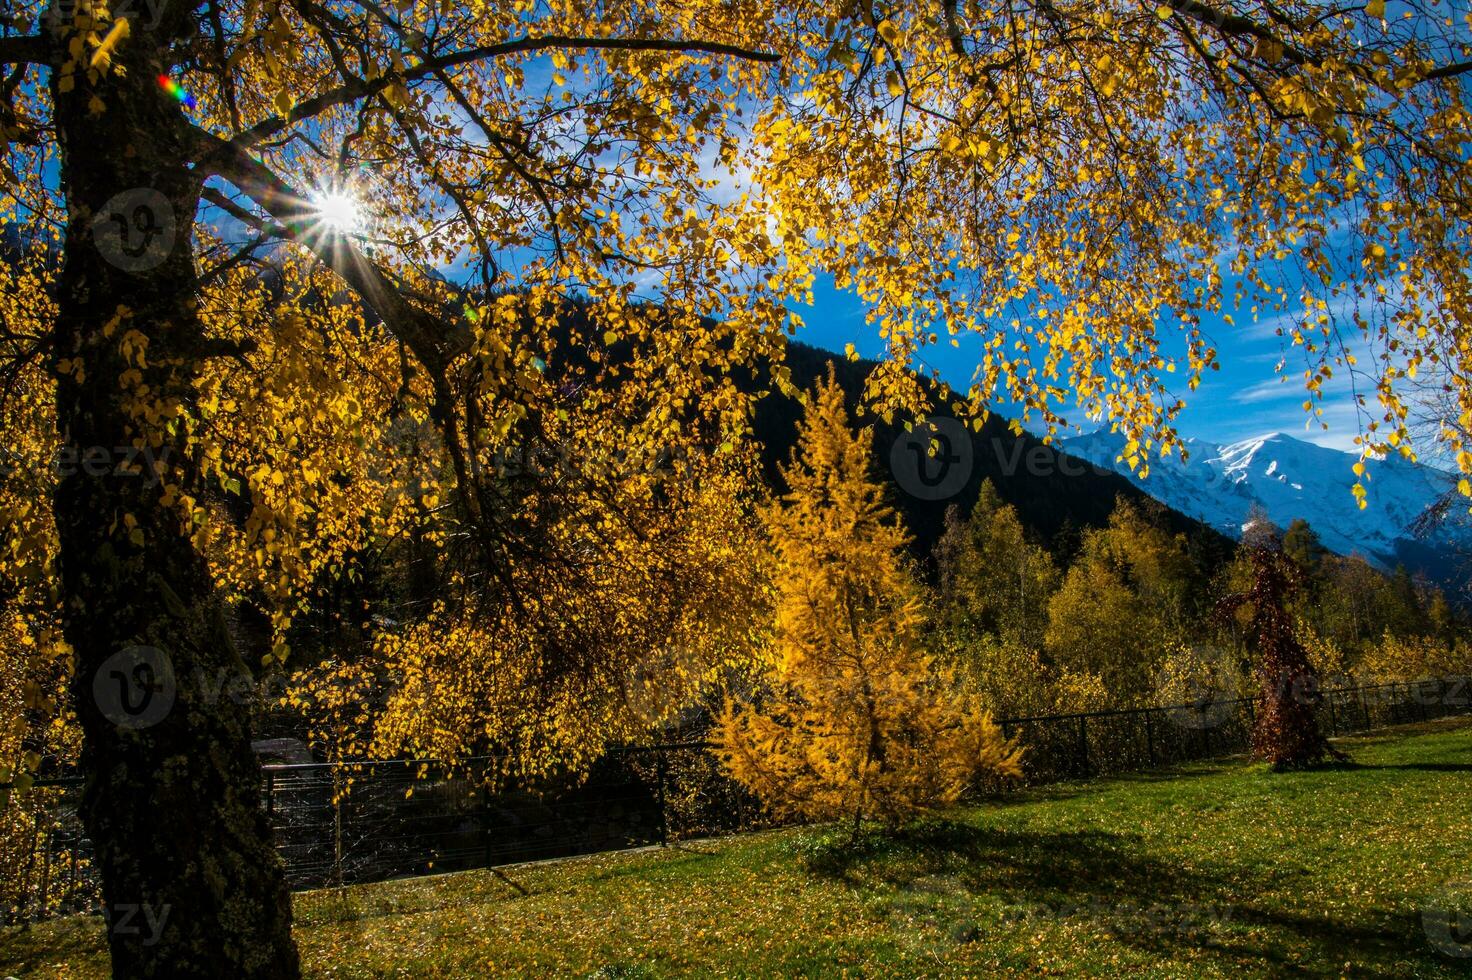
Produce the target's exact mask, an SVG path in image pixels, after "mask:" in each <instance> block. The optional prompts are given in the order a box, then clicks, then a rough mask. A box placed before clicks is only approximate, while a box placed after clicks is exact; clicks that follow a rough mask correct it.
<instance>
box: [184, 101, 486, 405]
mask: <svg viewBox="0 0 1472 980" xmlns="http://www.w3.org/2000/svg"><path fill="white" fill-rule="evenodd" d="M191 128H192V129H193V136H194V139H195V144H196V147H197V150H196V152H197V155H198V160H199V164H200V166H201V167H202V168H204V169H205V170H206V171H207V172H209V173H212V174H215V175H218V176H220V177H223V178H224V179H225V180H228V181H229V182H230V183H232V184H234V185H235V186H236V187H238V188H239V189H240V190H241V192H242V193H244V194H245V195H246V196H248V197H250V198H251V199H252V200H253V201H255V202H256V204H257V205H259V206H260V207H261V209H262V210H264V211H265V212H266V213H267V214H269V215H271V217H272V218H274V219H275V221H276V223H277V224H278V225H279V226H280V228H281V230H282V231H283V232H284V233H285V237H287V239H288V240H290V241H294V242H296V243H297V244H300V245H302V246H303V247H305V248H307V249H308V250H310V251H311V252H312V254H314V255H315V256H317V258H318V260H319V261H321V262H322V263H323V264H324V265H326V266H327V267H328V268H330V269H332V271H334V272H336V273H337V274H338V275H339V276H340V277H341V278H342V280H343V281H344V282H346V283H347V284H348V285H349V286H350V287H351V288H352V289H353V290H354V291H355V292H356V293H357V294H358V296H359V297H361V298H362V300H363V302H365V303H367V304H368V306H369V307H370V308H371V309H372V310H373V311H374V312H375V313H377V314H378V316H379V318H380V319H381V320H382V321H383V323H384V325H385V326H386V327H387V328H388V329H389V330H390V331H391V332H392V333H393V334H394V335H395V336H396V337H398V338H399V339H401V340H403V341H404V343H405V344H407V345H408V347H409V349H410V350H411V351H413V352H414V356H415V358H416V359H418V361H419V363H420V364H422V365H423V366H424V368H425V369H426V370H427V371H428V372H429V373H430V374H431V375H432V376H433V377H435V378H437V379H442V378H443V377H444V372H445V369H446V368H447V367H448V365H449V363H450V361H452V360H453V359H454V358H455V356H456V355H457V354H460V353H463V352H464V351H465V350H466V349H468V347H469V344H470V334H469V331H468V330H466V329H464V328H463V327H462V328H457V327H456V326H455V325H454V324H452V323H450V322H449V318H448V317H446V316H443V315H436V314H433V313H430V312H428V311H425V310H421V309H419V308H417V307H415V306H414V305H413V304H411V303H410V302H409V301H408V300H407V299H406V298H405V297H404V295H403V292H402V291H401V290H400V289H399V287H398V285H397V284H395V283H394V282H393V281H391V280H390V278H389V277H388V275H387V274H386V273H385V272H384V271H383V270H382V269H380V268H379V267H378V266H377V265H376V264H374V262H373V261H372V259H370V258H369V257H368V256H367V255H365V254H364V253H363V251H362V250H361V249H360V248H358V246H357V245H356V244H354V243H353V242H352V240H351V239H349V238H347V237H346V236H344V235H339V234H332V233H329V232H327V231H326V230H325V229H322V230H321V233H318V234H314V233H304V232H303V231H302V229H304V228H305V229H312V230H316V229H320V228H321V224H322V222H321V219H320V218H319V217H318V216H317V214H316V212H315V210H314V209H313V207H312V205H311V203H310V202H309V201H308V200H307V198H306V197H305V195H303V194H301V193H299V192H297V190H296V189H295V188H293V187H292V186H291V185H289V184H287V183H286V181H284V180H282V179H281V178H280V177H278V176H277V175H276V174H275V173H273V172H272V171H271V170H270V169H269V168H267V167H266V166H265V165H264V164H262V163H261V162H260V161H258V160H255V159H253V158H252V157H251V156H250V154H249V153H247V152H246V151H245V150H244V149H243V148H241V147H239V146H237V145H236V144H234V143H232V142H230V141H228V140H225V139H221V138H220V137H218V136H215V135H214V134H212V133H208V132H205V131H204V130H202V129H199V128H197V127H191ZM212 199H213V198H212ZM215 203H216V204H218V203H219V201H218V200H215Z"/></svg>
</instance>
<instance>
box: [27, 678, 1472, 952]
mask: <svg viewBox="0 0 1472 980" xmlns="http://www.w3.org/2000/svg"><path fill="white" fill-rule="evenodd" d="M1259 700H1260V699H1259V698H1241V699H1233V700H1205V701H1202V702H1200V703H1197V704H1192V705H1180V706H1175V707H1164V708H1138V709H1122V710H1115V711H1096V712H1088V713H1080V714H1069V715H1049V716H1042V717H1033V718H1012V719H1007V720H1005V721H1003V722H1002V728H1003V730H1004V732H1005V733H1006V734H1008V735H1009V736H1013V737H1016V738H1018V739H1019V740H1020V741H1021V742H1022V744H1023V745H1024V746H1026V749H1027V753H1026V758H1025V769H1026V777H1025V782H1028V783H1046V782H1051V781H1056V780H1060V779H1073V778H1080V777H1090V776H1095V775H1102V774H1106V773H1120V772H1131V771H1140V770H1147V769H1155V768H1161V767H1170V766H1175V765H1178V764H1181V763H1183V762H1189V761H1193V760H1199V759H1207V758H1213V757H1219V756H1225V755H1232V754H1237V753H1241V752H1244V751H1246V750H1247V749H1248V747H1249V745H1250V740H1251V732H1252V724H1253V721H1254V717H1255V712H1256V706H1257V704H1258V702H1259ZM1469 701H1472V690H1469V688H1468V686H1467V683H1466V680H1465V679H1463V678H1448V679H1443V680H1426V681H1422V682H1410V683H1404V684H1402V683H1396V684H1380V685H1373V686H1366V687H1351V688H1340V689H1335V690H1329V691H1324V692H1322V697H1321V699H1320V701H1319V704H1318V708H1317V711H1318V715H1319V724H1320V725H1321V726H1322V728H1323V730H1324V731H1325V732H1326V733H1328V734H1331V735H1344V734H1348V733H1351V732H1360V731H1366V730H1368V729H1372V728H1379V727H1384V726H1391V725H1398V724H1405V723H1410V722H1417V721H1427V720H1431V719H1434V718H1440V717H1444V716H1446V715H1450V714H1459V713H1463V712H1466V711H1467V710H1468V708H1469ZM708 748H709V745H708V743H705V742H698V741H697V742H682V743H678V744H666V745H657V746H648V747H629V748H620V749H616V750H614V751H611V752H609V753H608V754H607V755H606V756H605V758H604V759H602V760H601V761H600V762H599V763H598V764H597V765H596V766H595V767H594V769H593V771H592V772H591V773H590V774H589V775H588V776H587V778H586V779H585V780H580V781H578V782H576V783H571V782H570V783H568V784H567V785H565V786H562V787H551V788H547V787H543V788H542V789H541V790H540V791H538V792H529V791H524V790H515V789H511V790H500V791H496V792H490V791H488V790H487V789H486V787H487V785H489V783H488V778H487V777H488V776H489V773H490V767H491V764H492V763H493V761H494V760H490V759H481V760H471V764H470V765H469V766H468V767H467V766H461V767H459V768H457V769H456V770H455V771H453V772H451V771H447V770H445V769H444V768H443V767H440V766H437V765H436V764H434V763H430V762H425V761H423V760H394V761H386V762H357V763H349V764H336V765H334V764H327V763H312V764H306V765H272V766H266V767H263V769H262V778H263V780H264V787H263V790H264V792H263V794H262V798H263V801H264V806H265V807H266V809H267V812H268V814H269V816H270V822H271V827H272V830H273V832H274V833H275V836H276V846H277V850H278V851H279V853H280V854H281V857H282V861H283V863H284V865H285V868H286V874H287V878H288V881H289V882H290V884H291V886H292V887H293V888H298V889H304V888H316V887H322V886H327V885H341V884H356V883H364V882H370V881H382V880H385V879H389V878H399V877H412V876H416V875H423V874H430V873H435V872H440V871H455V870H464V869H468V868H477V867H493V866H496V865H500V864H509V863H514V862H519V861H528V860H536V859H541V858H548V857H558V856H564V855H570V854H582V853H592V852H598V851H608V850H617V849H622V848H628V847H637V846H640V845H646V844H656V843H665V842H668V841H670V840H676V839H681V838H689V837H697V836H704V835H709V834H714V833H727V832H733V831H740V830H746V829H752V828H755V827H758V826H762V825H765V824H768V823H769V820H768V818H767V816H766V815H765V814H764V813H763V810H762V808H761V806H760V804H759V802H758V801H757V800H755V799H754V798H753V797H751V796H750V795H749V794H748V793H747V792H746V791H745V790H744V789H742V788H741V787H740V786H738V785H737V784H736V783H734V782H733V781H732V780H730V779H729V778H728V777H727V776H725V774H724V773H723V772H722V771H721V768H720V764H719V762H718V761H717V760H716V759H715V757H714V756H713V755H712V754H711V753H710V752H708V751H707V749H708ZM477 765H484V766H485V769H484V770H482V771H480V772H478V771H477V768H476V767H477ZM81 786H82V780H81V778H80V777H78V778H62V779H53V780H49V781H43V782H41V783H38V784H37V786H36V787H35V788H33V789H32V790H30V791H29V792H27V793H25V794H23V795H20V796H19V797H17V798H16V799H14V800H12V801H11V802H10V804H9V807H8V809H7V811H6V813H5V814H4V816H5V820H4V822H3V824H0V830H3V832H4V833H5V834H6V838H4V839H0V850H3V854H4V857H3V861H4V866H0V871H3V872H4V884H3V886H0V887H3V892H0V900H3V903H4V904H3V906H0V920H3V921H4V922H7V923H14V922H26V921H34V920H38V919H43V918H48V917H52V916H56V915H62V914H68V913H72V912H83V911H90V910H93V909H95V908H97V907H98V905H99V899H98V887H97V881H96V875H95V872H94V870H93V868H92V866H91V863H90V861H89V852H90V847H89V844H88V841H87V840H86V838H85V835H84V834H83V832H82V829H81V826H80V822H79V821H78V820H77V816H76V804H77V799H78V796H79V794H80V791H81ZM989 789H992V790H999V791H1000V790H1003V789H1005V787H1002V786H996V787H989ZM12 865H13V866H12Z"/></svg>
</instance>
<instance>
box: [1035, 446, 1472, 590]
mask: <svg viewBox="0 0 1472 980" xmlns="http://www.w3.org/2000/svg"><path fill="white" fill-rule="evenodd" d="M1124 445H1125V438H1124V436H1122V435H1119V434H1117V433H1111V432H1108V431H1107V430H1102V429H1101V430H1099V431H1097V432H1094V433H1092V434H1090V435H1082V436H1075V437H1073V438H1069V439H1062V440H1059V448H1061V449H1062V450H1063V451H1064V452H1066V453H1068V454H1069V455H1071V456H1076V457H1078V458H1080V459H1084V460H1087V461H1088V462H1091V463H1093V464H1095V465H1096V466H1101V467H1104V468H1106V469H1112V470H1114V471H1116V472H1118V473H1120V474H1122V475H1123V476H1125V477H1127V478H1128V479H1129V480H1130V481H1131V482H1133V483H1134V484H1135V485H1136V486H1138V487H1140V489H1142V490H1144V491H1145V492H1146V493H1148V494H1150V495H1151V496H1153V497H1155V498H1156V499H1158V500H1160V501H1162V502H1164V503H1165V504H1167V505H1169V506H1170V507H1173V508H1175V509H1176V510H1178V511H1180V512H1181V513H1183V514H1186V515H1188V516H1190V517H1194V518H1196V519H1197V520H1199V521H1201V522H1202V523H1205V524H1209V525H1211V526H1212V527H1215V528H1216V529H1217V530H1219V531H1222V532H1224V533H1226V534H1229V535H1231V536H1233V537H1240V536H1241V534H1242V525H1243V524H1244V523H1245V522H1246V519H1247V514H1248V511H1249V510H1250V509H1251V507H1252V505H1253V504H1258V505H1260V506H1261V507H1262V508H1263V509H1264V510H1266V511H1267V513H1268V516H1269V517H1270V518H1271V519H1272V521H1273V523H1275V524H1277V525H1279V526H1280V527H1286V526H1287V525H1288V523H1289V522H1290V521H1292V520H1293V519H1294V518H1299V517H1301V518H1303V519H1304V520H1306V521H1308V522H1309V524H1310V525H1311V526H1312V527H1313V529H1314V530H1315V531H1317V532H1318V534H1319V537H1320V539H1321V540H1322V541H1323V543H1324V546H1325V547H1327V548H1329V549H1331V550H1333V551H1337V552H1339V553H1340V554H1343V555H1348V554H1354V553H1359V554H1361V555H1364V556H1365V558H1367V559H1369V560H1370V561H1372V562H1374V563H1376V564H1378V565H1380V566H1381V567H1386V568H1388V567H1392V566H1394V565H1395V564H1396V563H1398V562H1405V563H1406V564H1407V566H1409V567H1415V566H1425V565H1427V564H1435V565H1440V564H1446V563H1445V562H1444V561H1436V560H1432V558H1431V556H1429V555H1426V554H1424V552H1428V551H1431V552H1437V553H1440V552H1449V551H1450V549H1451V548H1452V547H1453V546H1454V545H1456V544H1457V543H1459V541H1460V542H1462V543H1465V541H1466V535H1465V534H1464V533H1459V532H1455V531H1451V530H1445V529H1444V530H1441V531H1439V532H1437V533H1436V534H1435V535H1433V536H1432V537H1431V538H1430V539H1428V540H1418V539H1417V538H1416V536H1415V534H1414V533H1413V531H1412V525H1413V524H1414V523H1415V522H1416V519H1417V518H1419V517H1420V516H1421V515H1422V513H1424V512H1425V511H1426V509H1427V508H1428V507H1430V506H1431V505H1432V504H1433V503H1434V502H1435V501H1436V500H1438V499H1439V498H1440V497H1442V495H1443V494H1445V493H1446V492H1447V491H1448V490H1450V489H1452V488H1453V487H1454V486H1455V485H1456V479H1455V478H1454V477H1452V476H1451V475H1450V474H1448V473H1445V472H1443V471H1442V470H1438V469H1434V468H1433V467H1430V466H1423V465H1421V464H1419V463H1412V462H1410V461H1408V460H1405V459H1402V458H1400V457H1391V458H1388V459H1383V460H1367V461H1366V463H1365V476H1366V480H1365V490H1366V494H1367V496H1366V503H1367V506H1366V507H1365V509H1364V510H1361V509H1360V508H1359V506H1358V504H1357V503H1356V502H1355V498H1354V494H1353V493H1352V492H1351V491H1350V487H1351V486H1353V484H1354V480H1355V477H1354V471H1353V466H1354V463H1355V459H1356V457H1355V456H1353V455H1351V454H1349V453H1344V452H1340V451H1338V450H1335V449H1326V448H1324V447H1323V446H1316V445H1314V444H1313V443H1310V442H1304V441H1303V440H1302V439H1295V438H1293V437H1292V436H1289V435H1284V434H1283V433H1281V432H1275V433H1272V434H1271V435H1266V436H1262V437H1260V438H1256V439H1246V440H1243V441H1242V442H1234V443H1231V444H1230V445H1225V446H1222V445H1217V444H1215V443H1210V442H1205V441H1203V440H1200V439H1188V440H1186V447H1187V449H1188V450H1189V453H1190V459H1189V460H1188V461H1187V462H1185V463H1182V462H1181V460H1180V458H1179V457H1177V456H1172V457H1171V458H1169V459H1165V460H1162V459H1151V460H1150V473H1149V476H1148V477H1146V478H1145V479H1143V480H1142V479H1140V478H1139V477H1138V476H1136V475H1135V474H1132V473H1131V472H1130V470H1129V467H1128V466H1127V465H1126V464H1125V463H1123V462H1116V457H1118V456H1119V455H1120V453H1121V452H1122V451H1123V449H1124ZM1446 557H1448V555H1442V558H1446ZM1426 570H1427V571H1428V572H1431V573H1433V575H1432V577H1433V578H1443V575H1442V574H1437V573H1439V572H1441V571H1442V570H1441V569H1431V568H1427V569H1426Z"/></svg>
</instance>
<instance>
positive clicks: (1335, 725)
mask: <svg viewBox="0 0 1472 980" xmlns="http://www.w3.org/2000/svg"><path fill="white" fill-rule="evenodd" d="M1324 700H1325V701H1327V702H1328V703H1329V734H1330V735H1338V734H1339V713H1338V712H1336V711H1335V710H1334V692H1333V691H1326V692H1325V693H1324Z"/></svg>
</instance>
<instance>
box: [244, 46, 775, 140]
mask: <svg viewBox="0 0 1472 980" xmlns="http://www.w3.org/2000/svg"><path fill="white" fill-rule="evenodd" d="M550 48H586V49H590V50H606V51H668V52H673V53H676V54H718V55H729V56H731V57H734V58H742V59H746V60H749V61H762V62H768V63H774V62H777V61H779V60H780V59H781V56H780V55H778V54H775V53H773V52H770V51H760V50H756V49H751V48H742V47H739V46H737V45H734V44H724V43H722V42H719V41H678V40H667V39H663V38H621V37H564V36H560V35H552V36H549V37H526V38H520V39H518V40H515V41H504V42H502V43H500V44H487V45H483V46H481V47H477V48H470V49H469V50H466V51H453V52H450V53H449V54H444V55H440V56H438V57H434V58H427V59H425V60H424V61H422V62H420V63H419V64H417V65H415V66H414V67H412V68H409V69H408V70H406V71H404V72H402V73H399V74H394V75H381V76H379V77H378V78H375V79H373V80H372V81H369V80H367V79H363V78H354V79H351V80H350V81H348V82H347V83H345V84H343V85H340V86H338V87H337V88H335V89H333V90H331V91H330V92H323V93H322V94H321V95H318V96H314V97H313V98H310V99H307V100H306V101H304V102H302V103H300V104H299V105H296V106H294V107H293V108H292V110H291V115H290V117H289V118H282V117H281V116H273V117H271V118H270V119H266V120H263V121H261V122H259V123H257V124H256V125H255V126H252V127H251V128H250V129H248V130H246V131H245V132H243V133H241V134H240V135H239V136H237V137H236V138H235V143H236V145H237V146H242V147H247V146H254V145H255V144H257V143H259V142H260V141H261V140H263V139H267V138H268V137H271V136H274V135H275V134H276V133H279V132H280V131H281V130H282V129H284V128H285V127H286V126H287V125H288V124H289V123H290V122H292V121H294V120H299V119H308V118H311V117H313V116H316V115H320V114H321V113H323V112H325V111H327V110H328V109H331V108H333V107H334V106H339V105H342V104H344V103H347V102H353V101H356V100H357V99H361V98H365V97H367V96H370V95H376V94H378V93H379V92H382V91H384V90H385V89H387V88H389V87H390V86H392V85H396V84H404V83H408V82H414V81H419V80H421V79H424V78H426V77H429V76H431V75H434V74H437V73H439V72H443V71H445V70H447V69H450V68H457V67H459V66H461V65H467V64H473V63H474V62H477V61H487V60H489V59H491V58H501V57H505V56H506V55H512V54H522V53H525V52H529V51H545V50H548V49H550Z"/></svg>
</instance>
